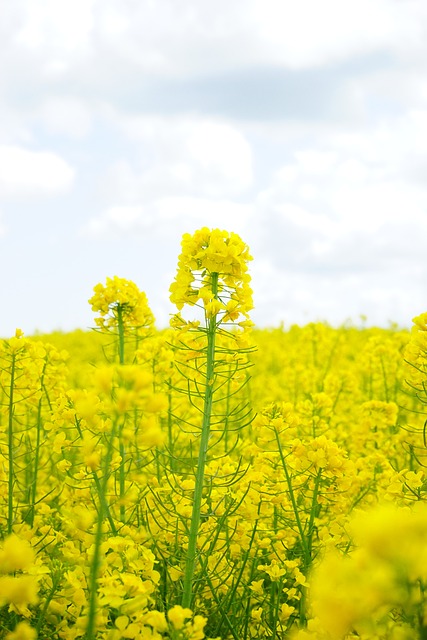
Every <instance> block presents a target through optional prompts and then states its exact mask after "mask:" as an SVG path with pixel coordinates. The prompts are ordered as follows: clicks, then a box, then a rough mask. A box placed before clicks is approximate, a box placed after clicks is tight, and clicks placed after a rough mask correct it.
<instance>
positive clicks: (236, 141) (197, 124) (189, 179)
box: [108, 116, 253, 200]
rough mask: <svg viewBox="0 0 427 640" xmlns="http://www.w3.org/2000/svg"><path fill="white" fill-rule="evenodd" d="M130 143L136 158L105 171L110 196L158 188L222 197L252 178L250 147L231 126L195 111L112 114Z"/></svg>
mask: <svg viewBox="0 0 427 640" xmlns="http://www.w3.org/2000/svg"><path fill="white" fill-rule="evenodd" d="M118 122H119V123H120V125H119V126H120V128H121V129H122V131H123V132H124V133H125V135H126V136H127V137H128V139H129V140H132V142H133V143H136V144H135V155H136V156H137V160H136V162H135V163H134V164H133V165H131V164H130V163H129V162H128V161H118V162H117V163H116V164H115V165H114V167H112V168H111V171H110V173H109V179H108V182H109V184H110V189H115V194H114V195H115V199H116V200H119V199H120V200H121V199H123V198H124V197H125V198H127V199H128V200H135V199H137V198H141V197H144V199H146V198H147V197H148V198H152V197H161V196H162V195H164V194H170V195H175V194H180V195H187V194H188V195H189V194H194V195H197V196H199V197H205V196H209V197H212V198H223V197H230V196H236V195H239V194H241V193H244V192H245V191H246V190H247V189H248V188H249V187H250V186H251V183H252V180H253V167H252V150H251V146H250V144H249V142H248V141H247V139H246V138H245V136H244V135H243V134H242V133H241V132H240V131H239V130H238V129H237V127H235V126H233V125H231V124H229V123H226V122H222V121H218V120H215V119H209V118H199V117H193V118H190V117H182V118H178V117H176V118H166V117H164V118H160V117H158V118H156V117H149V116H147V117H135V118H123V119H118Z"/></svg>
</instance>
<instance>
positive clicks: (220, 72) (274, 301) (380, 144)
mask: <svg viewBox="0 0 427 640" xmlns="http://www.w3.org/2000/svg"><path fill="white" fill-rule="evenodd" d="M0 56H1V57H0V260H1V262H0V267H1V272H2V284H1V287H2V295H1V314H0V335H2V336H8V335H10V334H12V333H13V332H14V331H15V328H16V327H20V328H22V329H23V330H24V331H25V333H27V334H30V333H32V332H33V331H35V330H37V329H38V330H41V331H49V330H53V329H63V330H70V329H73V328H76V327H82V328H87V327H90V326H93V316H92V312H91V310H90V307H89V305H88V304H87V299H88V298H89V297H90V296H91V295H92V288H93V286H94V285H95V284H96V283H97V282H100V281H102V282H104V281H105V278H106V277H107V276H113V275H119V276H121V277H124V278H128V279H131V280H134V281H135V282H136V283H137V284H138V286H139V287H140V288H141V289H143V290H144V291H146V293H147V295H148V298H149V301H150V304H151V306H152V308H153V311H154V313H155V315H156V317H157V321H158V325H160V326H165V325H166V324H167V322H168V318H169V314H170V313H172V312H173V311H174V308H173V306H172V305H171V304H170V302H169V294H168V288H169V285H170V283H171V281H172V280H173V277H174V274H175V269H176V263H177V257H178V254H179V252H180V241H181V236H182V234H183V233H185V232H193V231H194V230H196V229H198V228H200V227H202V226H209V227H220V228H223V229H228V230H230V231H235V232H237V233H239V234H240V235H241V236H242V238H243V239H244V240H245V241H246V242H247V243H248V244H249V246H250V248H251V251H252V254H253V256H254V261H253V262H252V264H251V272H252V276H253V288H254V300H255V306H256V308H255V310H254V312H253V314H252V318H253V319H254V320H255V322H256V323H257V324H258V325H260V326H277V325H278V324H279V322H281V321H284V323H285V326H288V325H289V324H292V323H307V322H310V321H314V320H326V321H328V322H330V323H332V324H334V325H336V324H340V323H342V322H345V321H346V320H348V319H352V320H353V321H354V322H355V323H358V322H359V321H360V318H359V317H360V314H365V315H366V316H367V317H368V324H377V325H381V326H387V325H388V323H389V322H390V321H395V322H397V323H399V324H401V325H405V326H410V321H411V318H412V317H413V316H414V315H417V314H419V313H421V312H423V311H426V310H427V259H426V255H427V180H426V178H427V3H426V2H425V0H322V1H321V2H319V0H298V2H295V0H232V1H231V2H230V0H216V2H212V1H211V0H209V1H208V0H157V1H156V2H154V1H152V0H5V2H4V3H3V4H2V6H1V8H0Z"/></svg>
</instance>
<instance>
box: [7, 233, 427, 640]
mask: <svg viewBox="0 0 427 640" xmlns="http://www.w3.org/2000/svg"><path fill="white" fill-rule="evenodd" d="M250 259H251V257H250V254H249V249H248V247H247V246H246V245H245V244H244V243H243V242H242V240H241V239H240V238H239V237H238V236H237V235H236V234H230V233H227V232H224V231H219V230H212V231H211V230H208V229H201V230H200V231H198V232H196V233H195V234H194V235H193V236H190V235H189V234H186V235H185V236H184V238H183V243H182V254H181V256H180V257H179V262H178V270H177V276H176V279H175V281H174V283H172V285H171V301H172V302H173V303H174V304H175V305H176V307H177V312H176V314H175V315H173V316H172V318H171V326H170V328H169V329H167V330H161V331H160V330H157V329H156V327H155V323H154V318H153V315H152V313H151V310H150V307H149V301H148V300H147V297H146V296H145V294H144V293H143V291H142V290H141V289H140V288H139V286H137V284H135V283H132V282H129V281H126V280H123V279H121V278H119V277H117V276H114V277H110V278H107V280H106V283H105V284H102V283H101V284H98V285H96V286H95V288H94V295H93V297H92V298H91V300H90V304H91V305H92V309H93V311H94V314H95V317H94V326H95V331H93V332H83V331H75V332H73V333H68V334H62V333H53V334H51V335H46V336H40V335H37V336H34V337H33V338H27V337H26V336H24V335H22V332H21V331H20V330H19V329H18V330H17V331H16V335H15V336H13V337H11V338H9V339H5V340H3V341H1V345H0V398H1V401H0V402H1V404H0V407H1V408H0V638H4V639H5V640H35V639H36V638H39V639H41V640H45V639H50V640H75V639H78V638H81V639H82V640H94V639H97V640H98V639H99V640H120V639H122V638H124V639H125V638H130V639H135V640H146V639H153V640H156V639H161V638H170V639H172V640H199V639H200V640H201V639H202V638H211V639H213V638H221V639H224V640H225V639H234V640H250V639H264V638H265V639H269V640H270V639H271V640H275V639H277V640H279V639H282V638H290V639H293V640H305V639H307V640H310V639H319V640H328V639H329V640H339V639H341V638H362V639H367V640H368V639H372V640H373V639H390V640H405V639H408V640H409V639H412V638H414V639H415V638H426V637H427V608H426V605H427V595H425V590H426V588H427V500H426V497H427V493H426V492H427V482H426V479H427V478H426V473H425V465H426V464H427V457H426V453H427V436H426V423H427V420H426V416H425V413H426V409H425V406H426V403H427V314H423V315H420V316H419V317H418V318H415V319H414V325H413V329H412V331H411V332H409V331H406V330H400V329H398V328H397V327H390V328H389V329H380V328H364V329H361V328H356V327H353V326H345V327H341V328H338V329H336V328H332V327H330V326H328V325H326V324H324V323H320V322H319V323H311V324H308V325H307V326H304V327H299V326H291V327H286V328H284V327H278V328H274V329H263V330H261V329H256V328H254V327H253V326H252V323H251V321H250V311H251V308H252V292H251V289H250V276H249V273H250V270H249V269H248V262H249V261H250ZM420 311H422V310H420ZM408 321H409V319H408Z"/></svg>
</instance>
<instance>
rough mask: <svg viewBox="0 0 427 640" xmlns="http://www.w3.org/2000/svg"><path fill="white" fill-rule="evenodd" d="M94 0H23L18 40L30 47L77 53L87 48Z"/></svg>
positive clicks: (16, 36)
mask: <svg viewBox="0 0 427 640" xmlns="http://www.w3.org/2000/svg"><path fill="white" fill-rule="evenodd" d="M94 4H95V0H61V2H58V1H57V0H38V2H37V3H34V2H33V1H32V0H24V2H22V4H21V7H22V8H21V12H22V13H21V16H22V23H21V26H20V28H19V30H18V31H17V33H16V34H15V38H14V39H15V42H16V43H18V44H20V45H22V46H24V47H26V48H28V49H30V50H37V49H40V48H44V49H46V50H48V51H50V52H52V51H63V52H66V53H74V52H75V51H76V50H78V49H81V48H83V49H84V48H86V47H87V46H88V44H89V42H90V35H91V32H92V29H93V23H94V13H93V7H94Z"/></svg>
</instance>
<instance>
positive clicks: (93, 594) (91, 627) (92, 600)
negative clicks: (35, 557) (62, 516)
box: [86, 425, 116, 640]
mask: <svg viewBox="0 0 427 640" xmlns="http://www.w3.org/2000/svg"><path fill="white" fill-rule="evenodd" d="M115 430H116V428H115V425H114V426H113V430H112V432H111V437H110V438H109V439H108V448H107V455H106V457H105V464H104V470H103V471H104V475H103V478H102V486H101V495H102V496H103V499H100V501H99V507H98V520H97V523H96V532H95V544H94V549H93V558H92V563H91V567H90V578H89V611H88V621H87V627H86V640H95V637H96V632H95V622H96V609H97V600H98V575H99V569H100V566H101V544H102V537H103V536H102V525H103V523H104V518H105V515H106V512H105V506H104V505H105V504H106V493H107V485H108V476H109V470H110V466H111V458H112V455H113V440H114V436H115Z"/></svg>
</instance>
